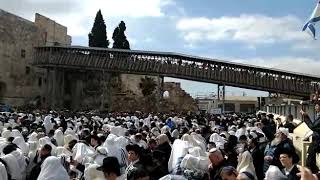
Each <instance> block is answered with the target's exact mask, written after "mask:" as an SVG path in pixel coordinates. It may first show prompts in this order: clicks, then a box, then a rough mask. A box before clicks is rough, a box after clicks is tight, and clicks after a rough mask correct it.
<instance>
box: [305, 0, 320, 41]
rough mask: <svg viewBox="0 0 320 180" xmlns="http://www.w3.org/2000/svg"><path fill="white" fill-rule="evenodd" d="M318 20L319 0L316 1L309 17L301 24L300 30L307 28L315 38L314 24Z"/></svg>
mask: <svg viewBox="0 0 320 180" xmlns="http://www.w3.org/2000/svg"><path fill="white" fill-rule="evenodd" d="M318 21H320V1H318V3H317V6H316V8H315V9H314V10H313V12H312V14H311V16H310V19H309V20H308V22H307V23H306V24H305V25H304V26H303V29H302V31H305V30H309V31H310V32H311V34H312V36H313V38H314V39H316V28H315V24H316V23H317V22H318Z"/></svg>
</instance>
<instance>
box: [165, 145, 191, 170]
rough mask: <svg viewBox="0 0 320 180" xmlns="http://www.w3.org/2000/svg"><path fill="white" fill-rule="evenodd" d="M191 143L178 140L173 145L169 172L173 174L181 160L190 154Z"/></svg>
mask: <svg viewBox="0 0 320 180" xmlns="http://www.w3.org/2000/svg"><path fill="white" fill-rule="evenodd" d="M189 147H190V146H189V143H188V142H187V141H183V140H180V139H176V140H175V141H174V143H173V145H172V151H171V154H170V158H169V162H168V170H169V172H170V173H171V172H172V171H173V170H174V168H175V167H176V165H177V164H178V160H179V158H182V157H184V156H185V155H186V154H187V153H188V149H189Z"/></svg>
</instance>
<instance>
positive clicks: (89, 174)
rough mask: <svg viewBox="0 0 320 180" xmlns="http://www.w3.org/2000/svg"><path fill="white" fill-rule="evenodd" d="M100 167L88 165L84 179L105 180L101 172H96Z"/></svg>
mask: <svg viewBox="0 0 320 180" xmlns="http://www.w3.org/2000/svg"><path fill="white" fill-rule="evenodd" d="M100 166H101V165H100V164H89V166H88V167H86V168H85V171H84V179H90V180H105V179H106V178H105V176H104V174H103V172H102V171H98V170H97V168H98V167H100Z"/></svg>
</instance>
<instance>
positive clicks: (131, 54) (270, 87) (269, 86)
mask: <svg viewBox="0 0 320 180" xmlns="http://www.w3.org/2000/svg"><path fill="white" fill-rule="evenodd" d="M34 64H35V65H37V66H42V67H50V66H56V67H62V68H63V67H65V68H84V69H100V70H108V71H121V72H127V73H148V74H162V75H164V76H170V77H178V78H184V79H190V80H200V81H203V82H213V83H219V84H225V85H229V86H238V87H243V88H250V89H257V90H262V91H269V92H276V93H285V94H292V95H299V96H309V94H310V93H311V92H314V91H315V89H317V88H318V86H319V84H320V78H318V77H313V76H308V75H302V74H295V73H290V72H285V71H278V70H274V69H267V68H261V67H256V66H249V65H243V64H239V63H232V62H224V61H220V60H216V59H206V58H199V57H194V56H186V55H181V54H173V53H161V52H146V51H130V50H116V49H102V48H70V47H39V48H36V54H35V61H34Z"/></svg>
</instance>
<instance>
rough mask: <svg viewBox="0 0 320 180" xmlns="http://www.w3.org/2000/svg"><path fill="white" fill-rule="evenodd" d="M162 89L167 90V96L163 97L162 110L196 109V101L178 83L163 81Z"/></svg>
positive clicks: (184, 110) (183, 110) (181, 110)
mask: <svg viewBox="0 0 320 180" xmlns="http://www.w3.org/2000/svg"><path fill="white" fill-rule="evenodd" d="M163 91H168V92H169V97H168V98H167V99H165V102H164V105H163V111H175V112H187V111H191V112H195V111H197V110H198V106H197V103H196V101H195V100H194V99H193V98H192V97H191V95H190V94H188V93H186V92H185V91H184V90H183V89H182V88H181V85H180V83H176V82H165V83H164V84H163Z"/></svg>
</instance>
